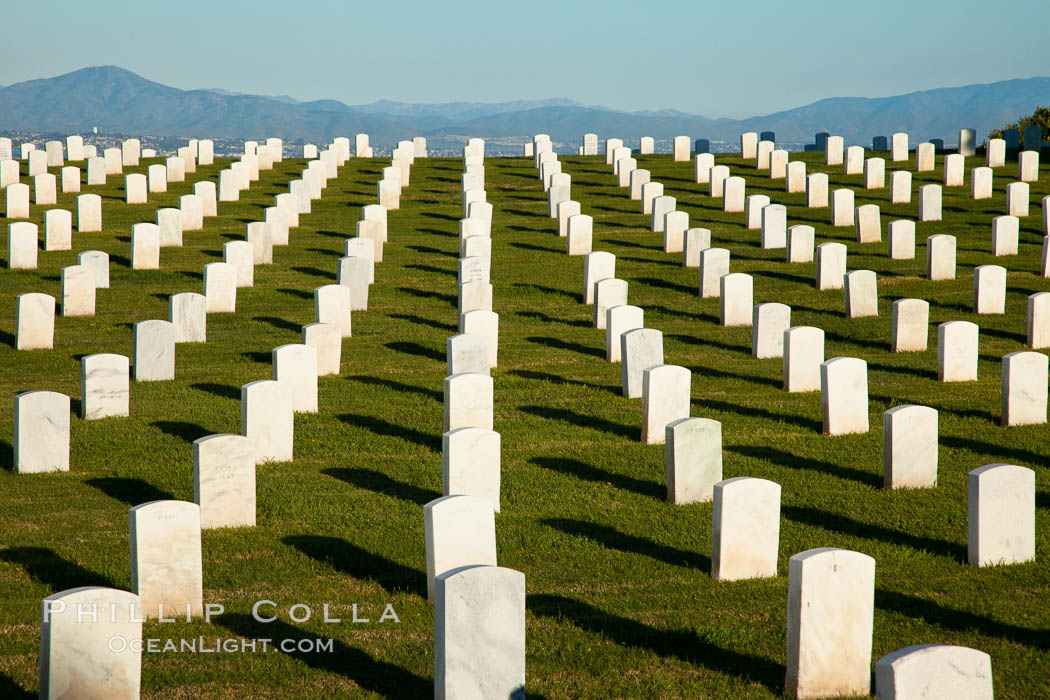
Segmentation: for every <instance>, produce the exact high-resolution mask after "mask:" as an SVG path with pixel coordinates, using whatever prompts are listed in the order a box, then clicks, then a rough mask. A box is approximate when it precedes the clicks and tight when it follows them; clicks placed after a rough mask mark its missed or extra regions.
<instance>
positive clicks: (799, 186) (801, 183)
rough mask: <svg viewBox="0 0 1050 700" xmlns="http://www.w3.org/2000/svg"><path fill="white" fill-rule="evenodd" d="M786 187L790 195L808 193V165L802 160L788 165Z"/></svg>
mask: <svg viewBox="0 0 1050 700" xmlns="http://www.w3.org/2000/svg"><path fill="white" fill-rule="evenodd" d="M785 177H786V182H785V183H784V184H785V187H786V188H787V193H788V194H796V193H800V192H805V191H806V163H805V161H801V160H793V161H791V162H790V163H788V164H787V172H786V175H785Z"/></svg>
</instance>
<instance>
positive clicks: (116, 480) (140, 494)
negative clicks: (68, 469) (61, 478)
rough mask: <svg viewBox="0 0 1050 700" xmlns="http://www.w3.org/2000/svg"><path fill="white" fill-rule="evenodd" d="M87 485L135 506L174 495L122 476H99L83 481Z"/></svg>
mask: <svg viewBox="0 0 1050 700" xmlns="http://www.w3.org/2000/svg"><path fill="white" fill-rule="evenodd" d="M84 483H85V484H87V485H88V486H94V487H95V488H96V489H98V490H99V491H101V492H102V493H104V494H106V495H107V496H109V497H110V498H115V499H117V500H118V501H123V502H124V503H127V504H128V505H129V506H137V505H141V504H143V503H149V502H150V501H171V500H174V499H175V496H174V495H172V494H170V493H168V492H167V491H163V490H161V489H158V488H157V487H156V486H154V485H153V484H151V483H149V482H148V481H143V480H142V479H134V478H130V477H122V476H100V477H96V478H94V479H88V480H87V481H85V482H84Z"/></svg>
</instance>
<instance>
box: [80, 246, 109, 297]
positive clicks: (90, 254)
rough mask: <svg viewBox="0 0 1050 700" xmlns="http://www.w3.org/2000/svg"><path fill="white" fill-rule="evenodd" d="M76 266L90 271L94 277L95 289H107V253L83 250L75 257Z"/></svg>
mask: <svg viewBox="0 0 1050 700" xmlns="http://www.w3.org/2000/svg"><path fill="white" fill-rule="evenodd" d="M77 264H78V265H83V266H84V267H86V268H88V269H89V270H91V271H92V272H93V273H94V275H95V288H96V289H109V253H103V252H102V251H101V250H85V251H84V252H83V253H80V254H79V255H77Z"/></svg>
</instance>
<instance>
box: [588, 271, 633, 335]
mask: <svg viewBox="0 0 1050 700" xmlns="http://www.w3.org/2000/svg"><path fill="white" fill-rule="evenodd" d="M626 303H627V282H626V281H625V280H620V279H615V278H610V279H603V280H598V281H597V282H595V283H594V327H595V328H597V329H599V330H605V321H606V314H605V312H606V311H608V310H609V309H611V308H612V307H614V306H622V305H624V304H626Z"/></svg>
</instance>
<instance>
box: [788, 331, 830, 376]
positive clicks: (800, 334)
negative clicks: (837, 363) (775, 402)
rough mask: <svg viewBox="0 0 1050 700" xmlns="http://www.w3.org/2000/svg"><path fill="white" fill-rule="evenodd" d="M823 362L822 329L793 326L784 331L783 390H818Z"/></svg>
mask: <svg viewBox="0 0 1050 700" xmlns="http://www.w3.org/2000/svg"><path fill="white" fill-rule="evenodd" d="M823 363H824V331H823V329H820V328H814V327H812V326H795V327H794V328H789V329H787V330H786V331H784V363H783V374H784V390H785V391H788V392H804V391H820V389H821V371H822V367H823Z"/></svg>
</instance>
